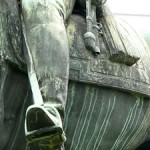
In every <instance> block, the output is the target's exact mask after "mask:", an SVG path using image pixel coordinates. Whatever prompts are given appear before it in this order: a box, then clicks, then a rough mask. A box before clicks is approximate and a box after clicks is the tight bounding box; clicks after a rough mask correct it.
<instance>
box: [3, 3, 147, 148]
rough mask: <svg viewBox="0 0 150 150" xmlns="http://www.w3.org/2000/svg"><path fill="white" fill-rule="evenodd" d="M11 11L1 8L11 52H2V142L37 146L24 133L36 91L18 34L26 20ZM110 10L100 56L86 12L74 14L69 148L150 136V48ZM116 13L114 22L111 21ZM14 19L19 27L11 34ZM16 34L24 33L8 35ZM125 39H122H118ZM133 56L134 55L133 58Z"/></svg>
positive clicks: (128, 143) (124, 143) (126, 144)
mask: <svg viewBox="0 0 150 150" xmlns="http://www.w3.org/2000/svg"><path fill="white" fill-rule="evenodd" d="M10 4H11V3H10V1H9V5H10ZM13 6H15V5H14V4H13ZM16 6H17V4H16ZM11 8H12V7H11ZM1 10H2V9H1ZM14 10H18V8H17V9H13V12H14V14H16V16H12V18H16V19H17V18H20V17H18V16H17V14H18V12H15V11H14ZM9 13H10V14H11V11H8V12H5V14H3V15H2V14H1V15H2V16H1V17H2V18H3V19H4V20H3V21H4V22H3V26H2V28H1V29H3V30H4V31H5V32H3V34H5V35H3V37H2V39H3V43H1V44H2V45H1V52H3V53H2V55H1V56H5V57H2V58H1V80H0V81H1V91H0V95H1V100H0V102H1V106H0V107H1V114H0V117H1V123H0V127H1V128H0V129H1V130H0V133H1V135H3V136H2V137H1V140H0V141H1V143H0V145H1V149H6V150H7V149H8V150H10V149H26V148H27V147H30V149H35V147H34V146H33V145H28V144H27V143H26V141H25V135H24V116H25V110H26V108H27V106H28V105H30V104H31V103H32V95H31V90H30V85H29V82H28V78H27V74H26V66H25V64H24V63H23V62H24V61H23V59H22V57H20V56H22V51H20V49H23V41H22V37H19V36H18V35H16V33H17V32H16V30H18V29H19V30H20V33H21V26H20V24H19V23H17V24H15V23H11V22H9V20H7V19H6V18H5V17H6V16H10V14H9ZM107 15H108V13H106V15H104V16H103V17H102V18H101V19H100V20H101V22H102V24H103V35H101V36H100V38H99V43H100V49H101V54H100V55H98V56H97V57H95V56H93V55H92V53H91V52H90V51H88V50H87V49H86V48H85V45H84V38H83V35H84V33H85V32H86V30H85V29H86V22H85V18H84V17H82V16H81V15H72V16H71V17H70V18H69V19H68V21H67V23H68V25H67V27H66V30H67V34H68V39H69V45H70V77H69V78H70V80H69V87H68V100H67V105H66V117H65V122H64V128H65V131H66V135H67V137H68V140H67V142H66V145H65V147H66V149H68V150H83V149H86V150H91V149H93V150H99V149H101V150H108V149H112V150H116V149H119V150H121V149H125V150H126V149H136V148H137V147H138V146H139V145H140V144H142V143H143V142H145V141H148V140H149V132H148V129H149V117H150V114H149V113H150V102H149V96H150V95H149V93H150V89H149V88H150V87H149V84H150V77H149V74H150V73H149V72H150V70H149V63H150V62H149V59H148V58H149V56H150V51H149V50H148V49H147V48H146V46H145V45H144V44H143V43H142V42H141V39H140V38H139V37H138V36H137V35H136V34H134V33H133V32H132V33H131V32H128V31H129V29H128V30H127V31H126V29H127V26H126V27H125V28H124V27H123V26H120V28H118V27H117V26H115V27H114V22H115V20H113V18H112V17H110V18H108V16H107ZM4 16H5V17H4ZM110 19H112V21H114V22H108V21H110ZM14 20H15V19H14ZM18 22H21V21H20V20H18ZM115 23H116V22H115ZM10 24H11V25H14V26H15V25H16V28H13V30H11V31H10V33H9V34H8V33H7V32H6V31H7V28H8V27H9V26H10ZM5 25H6V26H5ZM14 26H13V27H14ZM17 28H18V29H17ZM15 29H16V30H15ZM130 31H133V30H131V29H130ZM118 33H119V34H118ZM13 34H14V35H16V36H17V37H19V38H14V36H11V37H10V36H8V35H13ZM132 37H133V38H132ZM9 38H11V39H10V41H13V38H14V39H20V40H19V41H17V42H15V41H14V43H20V48H18V49H17V48H16V47H15V48H14V47H12V45H15V44H14V43H13V44H11V42H8V43H7V45H6V44H5V43H6V42H7V41H8V39H9ZM120 39H122V41H121V42H122V43H121V44H122V45H121V44H117V42H118V40H120ZM118 43H119V42H118ZM120 47H121V48H120ZM131 47H132V48H131ZM14 50H17V51H14ZM137 52H138V53H137ZM4 54H5V55H4ZM120 54H121V55H120ZM122 54H123V55H122ZM127 56H133V57H130V59H128V60H127V58H128V57H127ZM121 58H122V59H121ZM133 58H134V59H133ZM128 61H129V62H132V63H129V64H128ZM131 64H132V65H131ZM20 143H22V144H20ZM36 149H38V148H36Z"/></svg>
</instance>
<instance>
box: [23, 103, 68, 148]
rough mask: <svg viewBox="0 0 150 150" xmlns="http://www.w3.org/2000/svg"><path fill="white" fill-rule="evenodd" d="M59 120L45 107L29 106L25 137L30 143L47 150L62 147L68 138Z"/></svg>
mask: <svg viewBox="0 0 150 150" xmlns="http://www.w3.org/2000/svg"><path fill="white" fill-rule="evenodd" d="M56 115H59V114H57V113H56ZM58 119H60V117H57V118H56V117H55V116H54V115H53V114H51V113H50V112H49V111H48V110H47V109H46V108H44V107H43V106H37V105H32V106H29V107H28V109H27V111H26V120H25V135H26V138H27V140H28V142H29V143H35V144H36V145H38V146H39V147H40V148H44V149H47V150H54V148H55V149H56V148H57V149H58V148H59V147H61V145H62V144H63V143H64V142H65V141H66V137H65V134H64V132H63V129H62V125H61V124H60V122H61V120H58ZM57 120H58V121H57Z"/></svg>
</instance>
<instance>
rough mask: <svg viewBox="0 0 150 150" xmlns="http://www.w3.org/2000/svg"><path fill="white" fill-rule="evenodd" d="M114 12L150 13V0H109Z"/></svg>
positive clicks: (108, 2)
mask: <svg viewBox="0 0 150 150" xmlns="http://www.w3.org/2000/svg"><path fill="white" fill-rule="evenodd" d="M107 4H108V5H109V6H110V8H111V10H112V12H114V13H123V14H124V13H128V14H144V15H150V0H107Z"/></svg>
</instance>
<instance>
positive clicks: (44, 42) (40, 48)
mask: <svg viewBox="0 0 150 150" xmlns="http://www.w3.org/2000/svg"><path fill="white" fill-rule="evenodd" d="M72 2H73V1H71V2H70V5H71V4H72ZM65 4H67V5H68V6H69V1H68V2H67V1H65ZM72 8H73V4H72ZM69 10H70V12H71V8H70V9H69ZM22 12H23V19H24V23H25V30H26V39H27V44H28V46H29V49H30V51H31V54H32V57H33V63H34V67H35V71H36V74H37V77H38V82H39V86H40V90H41V94H42V97H43V99H44V104H45V105H44V107H45V108H46V109H47V110H48V111H49V112H52V115H53V113H55V112H56V114H60V116H61V119H63V117H64V107H65V104H66V98H67V88H68V87H67V85H68V73H69V48H68V41H67V35H66V30H65V26H64V18H65V19H66V17H67V16H68V15H66V13H65V12H66V11H65V5H64V2H63V1H62V0H46V1H45V0H22ZM67 14H69V12H68V11H67ZM57 111H58V112H59V113H57ZM56 114H54V116H56ZM56 118H59V117H56Z"/></svg>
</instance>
